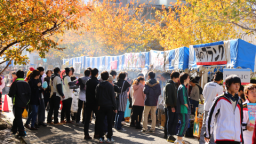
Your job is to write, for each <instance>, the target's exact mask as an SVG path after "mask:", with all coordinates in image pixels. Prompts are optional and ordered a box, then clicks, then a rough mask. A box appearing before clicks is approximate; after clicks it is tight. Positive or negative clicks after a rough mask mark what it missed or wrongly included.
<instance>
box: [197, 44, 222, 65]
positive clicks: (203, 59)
mask: <svg viewBox="0 0 256 144" xmlns="http://www.w3.org/2000/svg"><path fill="white" fill-rule="evenodd" d="M193 47H194V49H195V54H196V64H197V65H224V64H227V58H226V53H225V47H224V42H217V43H210V44H202V45H194V46H193Z"/></svg>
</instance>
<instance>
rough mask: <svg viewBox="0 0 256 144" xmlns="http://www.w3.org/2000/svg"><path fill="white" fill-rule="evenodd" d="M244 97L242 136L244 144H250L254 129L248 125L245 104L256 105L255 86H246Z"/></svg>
mask: <svg viewBox="0 0 256 144" xmlns="http://www.w3.org/2000/svg"><path fill="white" fill-rule="evenodd" d="M244 95H245V97H246V100H245V102H244V103H243V123H242V125H243V136H244V144H252V136H253V130H254V127H253V126H250V125H249V123H250V122H249V114H248V107H247V104H249V103H256V85H255V84H248V85H246V86H245V88H244Z"/></svg>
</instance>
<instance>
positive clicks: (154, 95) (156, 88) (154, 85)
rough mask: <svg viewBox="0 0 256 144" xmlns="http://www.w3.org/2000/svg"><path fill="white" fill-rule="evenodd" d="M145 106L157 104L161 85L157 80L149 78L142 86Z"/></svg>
mask: <svg viewBox="0 0 256 144" xmlns="http://www.w3.org/2000/svg"><path fill="white" fill-rule="evenodd" d="M143 91H144V94H146V98H145V106H157V101H158V97H159V96H160V95H161V87H160V84H159V82H158V81H156V80H155V79H150V80H149V81H147V82H146V84H145V87H144V90H143Z"/></svg>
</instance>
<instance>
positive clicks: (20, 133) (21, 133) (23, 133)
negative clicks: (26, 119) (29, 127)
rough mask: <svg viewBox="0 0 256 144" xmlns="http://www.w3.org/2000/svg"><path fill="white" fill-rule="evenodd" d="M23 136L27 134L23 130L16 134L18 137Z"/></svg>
mask: <svg viewBox="0 0 256 144" xmlns="http://www.w3.org/2000/svg"><path fill="white" fill-rule="evenodd" d="M25 136H27V133H26V131H24V132H19V134H18V137H25Z"/></svg>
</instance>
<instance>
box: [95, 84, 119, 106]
mask: <svg viewBox="0 0 256 144" xmlns="http://www.w3.org/2000/svg"><path fill="white" fill-rule="evenodd" d="M96 100H97V105H98V106H100V107H112V108H113V110H116V99H115V92H114V87H113V86H112V85H111V84H110V83H109V82H108V81H102V82H100V83H99V84H98V85H97V87H96Z"/></svg>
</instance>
